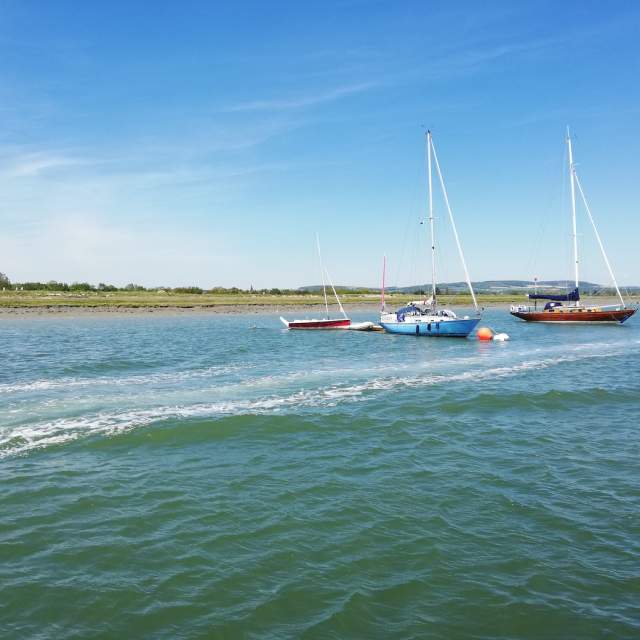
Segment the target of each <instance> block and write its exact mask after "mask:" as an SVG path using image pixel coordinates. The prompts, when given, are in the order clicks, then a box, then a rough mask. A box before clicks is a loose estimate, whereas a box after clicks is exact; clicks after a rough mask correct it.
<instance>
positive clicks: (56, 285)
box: [0, 273, 376, 296]
mask: <svg viewBox="0 0 640 640" xmlns="http://www.w3.org/2000/svg"><path fill="white" fill-rule="evenodd" d="M2 289H4V290H12V291H57V292H61V293H82V292H86V293H91V292H95V293H102V292H105V293H108V292H132V291H134V292H135V291H138V292H151V293H182V294H196V295H199V294H207V293H208V294H218V295H242V294H244V295H247V294H249V295H250V294H261V295H271V296H278V295H317V294H318V293H319V291H315V290H309V289H280V288H278V287H273V288H270V289H266V288H265V289H254V288H253V287H250V288H249V289H241V288H239V287H219V286H214V287H211V288H209V289H203V288H202V287H195V286H185V287H145V286H143V285H140V284H135V283H133V282H130V283H129V284H127V285H125V286H123V287H119V286H116V285H113V284H105V283H104V282H100V283H98V284H97V285H96V284H91V283H90V282H71V283H67V282H58V281H57V280H49V281H48V282H11V281H10V280H9V278H8V277H7V276H6V275H5V274H4V273H0V290H2ZM336 290H337V291H338V292H339V293H376V290H375V289H366V288H363V289H346V288H342V287H336Z"/></svg>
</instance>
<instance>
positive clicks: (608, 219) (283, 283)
mask: <svg viewBox="0 0 640 640" xmlns="http://www.w3.org/2000/svg"><path fill="white" fill-rule="evenodd" d="M561 5H562V6H561ZM639 27H640V5H638V4H637V3H635V2H630V1H629V2H616V3H609V4H604V3H602V2H585V1H581V2H566V3H557V2H547V3H545V2H530V3H526V2H518V3H516V2H506V1H504V2H488V3H477V2H457V3H435V2H375V1H371V2H364V1H362V2H361V1H358V0H351V1H347V0H345V1H342V2H329V1H325V2H305V3H300V2H277V1H274V2H269V3H265V2H234V3H229V4H228V5H227V4H222V3H212V2H190V1H183V2H179V3H178V2H157V3H147V2H117V1H110V2H108V3H106V2H105V3H97V2H91V3H90V2H86V3H81V2H75V1H74V2H65V1H63V0H57V1H56V2H30V1H29V0H13V1H7V0H0V271H3V272H6V273H7V274H8V275H9V276H10V277H11V278H12V279H13V280H16V281H20V280H36V279H38V280H45V279H57V280H65V281H72V280H89V281H92V282H98V281H102V282H114V283H120V284H124V283H126V282H130V281H135V282H139V283H142V284H146V285H158V284H164V285H169V286H177V285H180V284H199V285H201V286H206V287H208V286H213V285H225V286H233V285H237V286H242V287H248V286H249V285H250V284H253V286H255V287H263V286H269V287H271V286H280V287H295V286H300V285H304V284H309V283H316V282H318V280H319V275H318V266H317V259H316V255H315V232H316V231H318V232H319V233H320V237H321V240H322V244H323V253H324V256H325V261H326V263H327V267H328V268H329V271H330V272H331V275H332V277H333V279H334V281H336V282H337V283H344V284H354V285H355V284H357V285H375V284H377V283H378V282H379V279H380V267H381V262H382V255H383V254H384V253H386V254H387V256H388V261H389V269H388V273H389V278H388V279H389V281H390V283H391V284H397V285H403V284H414V283H416V282H425V281H428V280H429V279H430V274H429V259H428V256H427V255H426V251H427V243H426V238H425V234H426V231H427V228H426V226H425V225H420V220H421V218H423V217H424V215H425V211H426V177H425V171H426V168H425V148H424V137H423V132H424V128H425V127H427V126H428V127H431V129H432V130H433V131H434V141H435V143H436V147H437V150H438V154H439V158H440V161H441V164H442V168H443V171H444V174H445V179H446V181H447V186H448V190H449V195H450V199H451V203H452V206H453V209H454V214H455V216H456V221H457V224H458V228H459V231H460V235H461V238H462V242H463V246H464V248H465V254H466V257H467V262H468V265H469V269H470V272H471V276H472V278H473V279H477V280H480V279H490V278H530V277H532V276H534V275H535V276H538V277H540V278H559V277H565V276H567V277H570V276H571V273H572V271H571V258H570V246H571V245H570V242H571V241H570V220H569V214H568V201H567V193H568V191H567V178H566V171H565V167H564V165H563V162H564V161H565V160H564V159H565V149H564V139H563V136H564V129H565V127H566V125H568V124H569V125H570V126H571V127H572V130H573V132H574V133H575V136H576V139H575V154H576V160H577V162H578V170H579V172H580V175H581V179H582V183H583V185H584V187H585V190H586V192H587V196H588V197H589V199H590V204H591V208H592V211H593V213H594V215H595V217H596V220H597V221H598V223H599V227H600V231H601V234H602V236H603V239H604V241H605V245H606V247H607V249H608V252H609V254H610V258H611V261H612V263H613V266H614V269H615V270H616V273H617V276H618V279H619V281H620V282H621V283H624V284H640V262H639V261H638V260H637V258H636V255H637V247H636V245H637V238H638V231H639V230H640V222H639V219H640V217H639V215H638V213H639V211H638V190H637V187H638V184H637V183H638V180H637V177H638V169H637V167H638V162H637V159H638V155H639V154H638V151H639V148H638V147H639V145H638V142H639V140H640V125H639V122H640V120H639V117H638V116H639V115H640V102H639V97H640V87H639V84H640V83H638V77H640V64H639V63H640V55H639V46H638V43H637V42H638V41H637V37H638V33H639ZM435 215H436V224H437V229H438V238H439V247H440V249H441V251H440V254H439V258H438V271H439V278H438V279H439V280H442V281H444V280H459V279H461V278H462V268H461V266H460V264H459V261H458V259H457V257H456V254H455V249H454V247H453V244H452V238H451V232H450V229H449V228H448V224H447V222H446V218H445V210H444V208H443V205H442V201H441V199H440V197H439V195H437V196H436V213H435ZM587 225H588V221H587V219H586V217H584V216H581V217H580V218H579V234H580V248H581V254H582V255H581V261H582V274H581V275H582V276H583V277H584V279H589V280H592V281H596V282H608V277H607V273H606V270H605V267H604V264H603V262H602V260H601V258H600V256H599V253H598V249H597V245H596V244H595V241H594V239H593V234H592V233H591V231H590V229H589V227H588V226H587Z"/></svg>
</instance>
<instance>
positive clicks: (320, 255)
mask: <svg viewBox="0 0 640 640" xmlns="http://www.w3.org/2000/svg"><path fill="white" fill-rule="evenodd" d="M316 243H317V244H318V259H319V260H320V274H321V275H322V293H324V307H325V309H326V310H327V320H328V319H329V303H328V302H327V286H326V284H325V282H324V267H323V266H322V254H321V253H320V236H319V234H318V232H317V231H316Z"/></svg>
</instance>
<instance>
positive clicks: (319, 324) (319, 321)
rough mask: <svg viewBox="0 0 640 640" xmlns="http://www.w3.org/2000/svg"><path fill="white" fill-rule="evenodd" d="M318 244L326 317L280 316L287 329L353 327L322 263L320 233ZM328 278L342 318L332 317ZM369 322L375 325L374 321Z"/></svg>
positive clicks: (317, 237) (317, 239) (317, 238)
mask: <svg viewBox="0 0 640 640" xmlns="http://www.w3.org/2000/svg"><path fill="white" fill-rule="evenodd" d="M316 244H317V246H318V259H319V261H320V273H321V275H322V293H323V294H324V307H325V310H326V315H325V317H324V318H312V319H305V320H287V319H286V318H283V317H282V316H280V320H281V322H282V324H284V325H285V327H287V329H349V328H350V327H351V320H350V319H349V317H348V316H347V314H346V313H345V310H344V308H343V307H342V303H341V302H340V298H339V297H338V294H337V293H336V289H335V287H334V286H333V282H332V281H331V278H330V277H329V273H328V272H327V270H326V269H325V268H324V265H323V264H322V253H321V252H320V237H319V236H318V234H316ZM326 280H329V284H330V285H331V289H332V290H333V295H334V296H335V298H336V302H337V303H338V307H339V309H340V313H341V314H342V317H341V318H336V317H333V318H331V317H330V316H329V302H328V300H327V285H326ZM368 324H370V325H372V326H373V323H368Z"/></svg>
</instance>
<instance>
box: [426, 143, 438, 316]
mask: <svg viewBox="0 0 640 640" xmlns="http://www.w3.org/2000/svg"><path fill="white" fill-rule="evenodd" d="M432 144H433V142H432V140H431V131H427V173H428V174H429V226H430V227H431V298H432V299H433V306H434V307H435V306H436V240H435V235H434V230H433V181H432V176H431V174H432V171H431V145H432Z"/></svg>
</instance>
